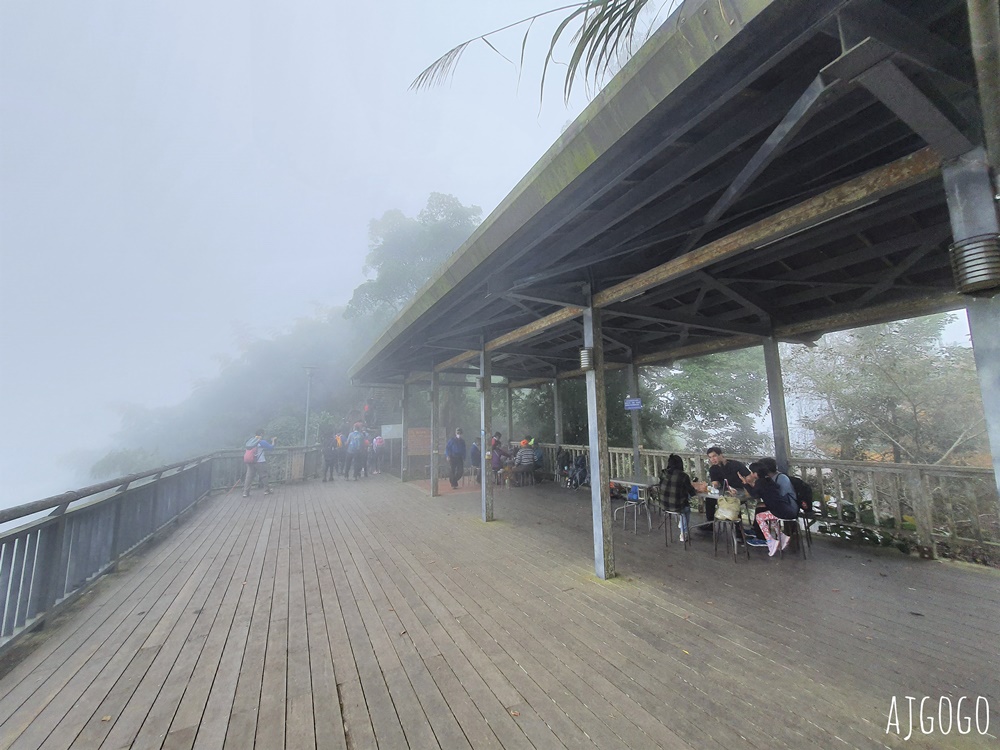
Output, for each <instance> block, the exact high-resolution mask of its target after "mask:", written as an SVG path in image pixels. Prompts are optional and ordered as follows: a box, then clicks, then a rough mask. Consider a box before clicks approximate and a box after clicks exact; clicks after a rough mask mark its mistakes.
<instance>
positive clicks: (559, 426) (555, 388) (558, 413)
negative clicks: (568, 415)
mask: <svg viewBox="0 0 1000 750" xmlns="http://www.w3.org/2000/svg"><path fill="white" fill-rule="evenodd" d="M552 405H553V411H554V412H555V423H556V425H555V426H556V445H562V442H563V418H562V398H561V394H560V392H559V378H553V379H552ZM556 469H557V470H558V467H556Z"/></svg>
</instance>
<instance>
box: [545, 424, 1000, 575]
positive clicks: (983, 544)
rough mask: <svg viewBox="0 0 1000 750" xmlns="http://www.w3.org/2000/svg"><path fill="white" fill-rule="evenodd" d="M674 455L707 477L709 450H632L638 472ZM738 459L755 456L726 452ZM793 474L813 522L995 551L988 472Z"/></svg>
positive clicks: (915, 469)
mask: <svg viewBox="0 0 1000 750" xmlns="http://www.w3.org/2000/svg"><path fill="white" fill-rule="evenodd" d="M557 447H562V448H563V449H564V450H566V451H567V452H569V453H570V455H571V456H572V457H573V458H575V457H576V456H578V455H587V453H588V452H589V448H588V447H587V446H585V445H562V446H556V445H554V444H551V443H546V444H543V445H542V450H543V451H544V453H545V462H546V466H547V467H550V468H553V469H554V468H555V465H556V461H555V459H556V448H557ZM670 453H677V454H678V455H679V456H680V457H681V458H682V459H683V460H684V464H685V467H686V468H687V471H688V473H689V474H691V476H692V477H694V476H697V477H699V478H701V479H707V477H708V466H709V461H708V456H707V455H705V454H704V453H693V452H689V451H660V450H650V449H645V448H644V449H641V450H640V451H639V461H640V467H639V472H638V473H639V474H640V475H642V476H657V475H658V474H659V472H660V469H662V468H663V467H664V466H666V462H667V456H669V455H670ZM608 454H609V455H608V459H609V468H610V471H611V476H612V477H630V476H633V475H634V474H635V472H634V467H633V466H632V462H633V453H632V449H631V448H618V447H613V448H609V450H608ZM729 457H730V458H735V459H737V460H739V461H743V462H744V463H748V462H749V461H751V460H753V458H755V457H750V456H738V455H733V456H729ZM791 463H792V473H794V474H797V475H798V476H800V477H801V478H802V479H804V480H805V481H806V482H807V483H808V484H809V485H810V486H811V487H812V488H813V496H814V498H813V500H814V502H813V510H814V515H813V520H812V522H811V523H812V524H813V528H814V530H816V531H817V532H819V533H826V534H829V535H831V536H837V537H841V538H846V539H852V540H855V541H859V542H869V543H874V544H878V545H894V546H897V547H900V548H901V549H911V548H916V549H919V550H920V551H921V553H922V554H925V555H926V556H928V557H936V556H938V554H939V553H944V554H955V553H957V552H960V551H962V552H970V551H971V552H973V553H974V556H978V555H976V554H975V552H976V550H994V552H991V553H989V554H993V555H996V551H1000V498H998V493H997V487H996V483H995V479H994V475H993V470H992V469H988V468H983V469H981V468H976V467H968V466H942V465H940V464H897V463H881V462H872V461H839V460H832V459H829V460H828V459H821V458H804V457H803V458H792V459H791Z"/></svg>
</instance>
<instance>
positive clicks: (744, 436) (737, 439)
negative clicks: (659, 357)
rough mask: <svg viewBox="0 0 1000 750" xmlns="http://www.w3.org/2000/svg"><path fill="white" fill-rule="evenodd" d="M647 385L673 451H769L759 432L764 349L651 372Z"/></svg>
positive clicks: (763, 395)
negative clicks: (721, 447)
mask: <svg viewBox="0 0 1000 750" xmlns="http://www.w3.org/2000/svg"><path fill="white" fill-rule="evenodd" d="M646 382H647V384H648V387H649V389H650V392H651V394H652V397H653V399H654V400H653V403H652V404H651V406H652V407H653V408H657V409H659V410H660V412H661V414H662V415H663V421H664V426H665V430H666V432H667V434H666V435H665V436H664V438H663V440H662V442H663V443H664V444H666V445H667V446H668V447H670V448H675V449H679V450H685V449H686V450H692V449H693V450H697V451H701V450H704V449H705V448H707V447H709V446H711V445H716V444H717V445H720V446H723V449H724V451H725V452H726V453H734V454H742V455H751V454H759V453H761V452H762V451H765V450H767V449H768V448H769V447H770V446H769V442H768V440H767V439H766V438H765V437H764V436H762V435H761V433H760V432H759V431H758V429H757V423H758V421H759V419H760V416H761V414H762V413H763V411H764V405H765V403H766V395H767V378H766V376H765V374H764V359H763V354H762V352H761V350H760V349H757V348H753V349H741V350H738V351H735V352H726V353H725V354H712V355H709V356H705V357H695V358H693V359H685V360H681V361H679V362H676V363H675V364H674V365H672V366H671V367H662V368H651V369H650V370H649V371H647V373H646Z"/></svg>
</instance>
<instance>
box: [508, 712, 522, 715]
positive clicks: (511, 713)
mask: <svg viewBox="0 0 1000 750" xmlns="http://www.w3.org/2000/svg"><path fill="white" fill-rule="evenodd" d="M510 715H511V716H520V715H521V712H520V711H511V712H510Z"/></svg>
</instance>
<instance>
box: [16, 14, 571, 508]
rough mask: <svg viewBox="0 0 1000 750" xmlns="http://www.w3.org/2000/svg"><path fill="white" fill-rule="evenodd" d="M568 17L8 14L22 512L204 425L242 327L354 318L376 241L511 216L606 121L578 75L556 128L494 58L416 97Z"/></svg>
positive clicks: (264, 329)
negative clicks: (488, 38)
mask: <svg viewBox="0 0 1000 750" xmlns="http://www.w3.org/2000/svg"><path fill="white" fill-rule="evenodd" d="M547 7H550V6H549V5H548V4H546V3H545V2H544V0H533V1H529V0H508V2H505V3H476V2H469V1H468V0H464V1H462V0H435V2H433V3H412V2H397V0H387V1H384V2H378V3H352V4H347V3H336V2H308V1H301V0H299V1H296V2H280V3H279V2H259V1H254V0H242V1H241V2H236V0H222V1H217V2H207V3H206V2H190V1H185V0H170V2H163V1H153V2H144V3H134V2H125V1H124V0H115V1H110V2H109V1H108V0H85V1H84V2H49V1H48V0H0V305H2V310H0V313H2V321H3V323H2V329H0V330H2V333H0V414H2V416H3V428H4V441H3V445H2V448H3V449H2V451H0V462H2V463H0V476H2V478H3V484H4V487H5V489H6V492H5V493H4V495H3V496H2V497H0V505H2V506H9V505H15V504H19V503H21V502H26V501H28V500H32V499H36V498H37V497H41V496H43V495H45V494H50V493H53V492H61V491H63V490H65V489H70V488H72V487H75V486H80V484H83V483H87V482H88V481H89V480H87V477H86V476H85V475H82V474H81V473H76V474H73V473H72V472H71V470H70V467H69V465H68V463H67V460H66V456H67V455H68V454H72V453H74V452H75V451H76V450H78V449H81V448H83V449H95V448H97V449H99V448H103V447H104V446H105V445H107V444H108V441H109V438H110V436H111V434H112V433H113V432H114V430H115V429H116V427H117V425H118V415H117V412H116V408H115V407H116V405H118V404H124V403H133V404H141V405H144V406H161V405H168V404H173V403H176V402H178V401H180V400H182V399H183V398H184V397H185V396H186V395H187V394H188V392H189V391H190V389H191V386H192V384H193V383H194V381H196V380H197V379H199V378H204V377H210V376H212V375H214V374H215V373H216V372H217V371H218V359H217V357H219V356H220V355H223V356H224V355H226V354H231V353H233V352H235V340H236V333H235V332H236V330H237V329H239V328H240V327H241V326H242V327H249V330H250V331H252V332H253V333H256V334H258V335H268V334H270V333H272V332H277V331H281V330H283V329H285V328H286V327H287V326H288V325H289V324H290V323H291V322H292V321H293V320H294V319H295V318H296V317H300V316H304V315H311V314H313V313H314V312H315V310H316V308H317V305H334V304H342V303H344V302H346V301H347V300H348V299H349V297H350V294H351V291H352V290H353V289H354V287H355V286H357V284H358V283H360V282H361V280H362V275H361V270H362V265H363V263H364V256H365V252H366V248H367V224H368V221H369V219H371V218H374V217H378V216H381V215H382V213H383V212H384V211H386V210H388V209H391V208H400V209H402V210H404V211H405V212H406V213H407V214H411V215H412V214H414V213H416V212H417V211H418V210H419V209H420V208H421V207H422V206H423V204H424V202H425V200H426V198H427V196H428V194H429V193H430V192H432V191H437V192H444V193H451V194H453V195H455V196H456V197H458V198H459V199H460V200H461V201H462V202H463V203H467V204H469V203H475V204H478V205H480V206H482V207H483V209H484V210H485V212H486V213H488V212H489V211H490V210H492V209H493V207H494V206H495V205H496V204H497V203H498V202H499V201H500V200H501V199H502V198H503V197H504V196H505V195H506V194H507V192H508V191H509V190H510V189H511V188H512V187H513V186H514V185H515V184H516V182H517V181H518V180H519V179H520V178H521V177H522V176H523V175H524V173H525V172H527V171H528V169H530V167H531V166H532V164H534V162H535V161H536V160H537V159H538V158H539V157H540V156H541V155H542V154H543V153H544V151H545V150H546V149H547V148H548V146H549V145H550V144H551V143H552V142H553V141H554V140H555V138H556V137H557V136H558V135H559V133H560V132H561V131H562V130H563V129H564V128H565V126H566V125H567V124H568V123H569V122H570V121H571V120H572V119H573V118H574V117H575V115H576V113H577V112H578V111H579V110H580V109H581V108H582V106H583V105H584V104H585V101H583V97H582V96H581V97H580V99H579V100H578V101H574V102H573V104H572V106H571V107H570V108H568V109H567V108H566V107H565V106H563V103H562V101H561V98H560V95H559V92H560V91H561V83H562V82H561V78H560V76H561V75H562V73H561V70H557V72H556V77H555V78H553V85H551V86H550V92H551V94H552V95H551V96H550V97H548V98H547V100H546V102H545V104H544V106H543V107H541V108H540V107H539V101H538V75H537V69H535V68H532V69H529V70H528V71H526V72H525V74H524V77H523V79H522V81H521V83H520V85H519V84H518V79H517V74H516V72H515V70H514V68H513V67H512V66H511V65H510V64H509V63H507V62H505V61H504V60H503V59H501V58H499V57H497V56H496V55H495V54H493V53H491V52H489V51H488V50H487V49H486V48H485V47H483V46H481V45H480V46H474V47H472V48H470V49H469V50H468V51H467V52H466V55H465V58H464V59H463V61H462V64H461V65H460V67H459V69H458V72H457V75H456V77H455V80H454V82H453V84H452V85H451V86H450V87H448V86H446V87H443V88H439V89H436V90H434V91H431V92H429V93H419V94H416V93H413V92H409V91H407V87H408V85H409V83H410V81H411V80H412V79H413V78H414V77H415V76H416V74H417V73H419V72H420V70H422V69H423V68H424V67H425V66H426V65H427V64H429V63H430V62H431V61H432V60H433V59H435V58H436V57H437V56H439V55H440V54H442V53H444V52H445V51H446V50H447V49H449V48H450V47H452V46H453V45H455V44H457V43H458V42H460V41H463V40H464V39H466V38H467V37H470V36H474V35H476V34H478V33H482V32H485V31H488V30H490V29H492V28H495V27H498V26H502V25H504V24H506V23H509V22H510V21H512V20H516V19H517V18H521V17H522V16H525V15H528V14H530V13H532V12H537V11H539V10H542V9H544V8H547ZM550 30H551V26H545V27H541V28H540V29H539V30H538V32H536V36H535V41H536V44H535V54H534V56H533V57H532V59H535V60H539V59H540V58H541V55H542V54H543V53H544V49H545V48H546V46H547V36H548V33H549V32H550ZM539 32H540V33H539ZM519 45H520V36H519V35H518V34H516V33H515V34H513V35H511V36H510V37H507V43H506V47H505V51H506V52H507V53H508V54H509V55H510V56H511V57H513V58H514V59H516V58H517V55H518V54H519V51H520V50H519ZM529 57H531V55H530V50H529Z"/></svg>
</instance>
